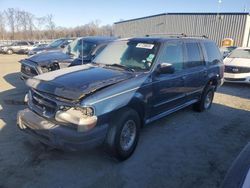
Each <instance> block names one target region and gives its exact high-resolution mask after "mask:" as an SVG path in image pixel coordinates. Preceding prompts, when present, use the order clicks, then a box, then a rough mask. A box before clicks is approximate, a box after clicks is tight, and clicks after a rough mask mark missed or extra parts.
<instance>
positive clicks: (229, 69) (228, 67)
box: [225, 66, 250, 74]
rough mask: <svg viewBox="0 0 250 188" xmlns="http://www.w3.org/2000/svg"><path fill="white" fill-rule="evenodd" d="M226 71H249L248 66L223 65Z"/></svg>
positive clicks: (234, 72)
mask: <svg viewBox="0 0 250 188" xmlns="http://www.w3.org/2000/svg"><path fill="white" fill-rule="evenodd" d="M225 72H226V73H233V74H238V73H250V67H237V66H225Z"/></svg>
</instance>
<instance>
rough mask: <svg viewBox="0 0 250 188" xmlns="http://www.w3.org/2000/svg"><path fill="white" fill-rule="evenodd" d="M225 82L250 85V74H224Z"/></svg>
mask: <svg viewBox="0 0 250 188" xmlns="http://www.w3.org/2000/svg"><path fill="white" fill-rule="evenodd" d="M224 81H225V82H235V83H248V84H250V73H239V74H232V73H224Z"/></svg>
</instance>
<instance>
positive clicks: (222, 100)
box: [0, 55, 250, 188]
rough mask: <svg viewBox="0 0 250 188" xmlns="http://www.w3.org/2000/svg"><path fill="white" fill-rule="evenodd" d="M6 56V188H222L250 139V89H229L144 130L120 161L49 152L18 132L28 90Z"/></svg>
mask: <svg viewBox="0 0 250 188" xmlns="http://www.w3.org/2000/svg"><path fill="white" fill-rule="evenodd" d="M24 57H25V56H20V55H10V56H9V55H0V66H1V68H0V75H1V76H0V92H1V93H0V104H1V105H0V187H1V188H6V187H31V188H33V187H37V188H39V187H168V188H171V187H174V188H176V187H190V188H196V187H202V188H206V187H209V188H211V187H219V186H220V184H221V182H222V180H223V178H224V176H225V173H226V171H227V170H228V168H229V167H230V165H231V163H232V162H233V160H234V159H235V157H236V156H237V155H238V153H239V152H240V151H241V149H242V148H243V147H244V146H245V144H247V143H248V142H249V141H250V85H236V84H225V85H224V86H223V87H221V88H220V89H219V90H218V92H217V93H216V95H215V100H214V104H213V106H212V108H211V109H210V110H209V111H207V112H204V113H196V112H193V111H192V109H191V108H190V107H189V108H186V109H183V110H181V111H179V112H177V113H175V114H172V115H170V116H168V117H166V118H163V119H161V120H159V121H156V122H154V123H153V124H151V125H149V126H147V127H145V128H144V129H143V130H142V133H141V137H140V141H139V144H138V147H137V149H136V151H135V153H134V155H133V156H132V157H131V158H130V159H128V160H127V161H125V162H122V163H119V162H117V161H114V160H112V159H110V158H109V157H108V156H107V155H106V154H105V153H104V152H103V151H102V150H101V149H100V148H99V149H93V150H89V151H84V152H63V151H59V150H47V149H46V148H44V147H43V146H42V145H41V144H39V143H38V142H37V141H36V140H35V139H33V138H30V137H29V136H27V135H26V134H24V133H23V132H21V131H19V130H18V128H17V127H16V114H17V111H18V110H20V109H24V108H25V105H23V104H22V99H23V97H24V95H25V93H26V92H27V88H26V87H25V85H24V83H23V81H21V80H20V79H19V76H20V74H19V70H20V65H19V63H17V61H18V60H20V59H21V58H24Z"/></svg>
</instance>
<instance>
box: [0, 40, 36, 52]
mask: <svg viewBox="0 0 250 188" xmlns="http://www.w3.org/2000/svg"><path fill="white" fill-rule="evenodd" d="M33 45H34V43H33V42H32V41H17V42H13V43H12V44H10V45H3V46H1V48H0V52H1V53H5V54H13V53H27V52H28V51H29V49H31V48H32V46H33Z"/></svg>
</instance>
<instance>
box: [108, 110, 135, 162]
mask: <svg viewBox="0 0 250 188" xmlns="http://www.w3.org/2000/svg"><path fill="white" fill-rule="evenodd" d="M116 117H119V118H115V119H114V120H113V121H112V125H111V127H110V129H109V131H108V134H107V137H106V141H105V144H106V149H107V151H108V153H109V154H110V155H111V156H113V157H115V158H117V159H118V160H126V159H127V158H129V157H130V156H131V155H132V153H133V152H134V150H135V148H136V145H137V142H138V139H139V131H140V118H139V115H138V113H137V112H136V111H135V110H133V109H130V108H125V109H123V110H121V111H119V112H118V114H117V116H116Z"/></svg>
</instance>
